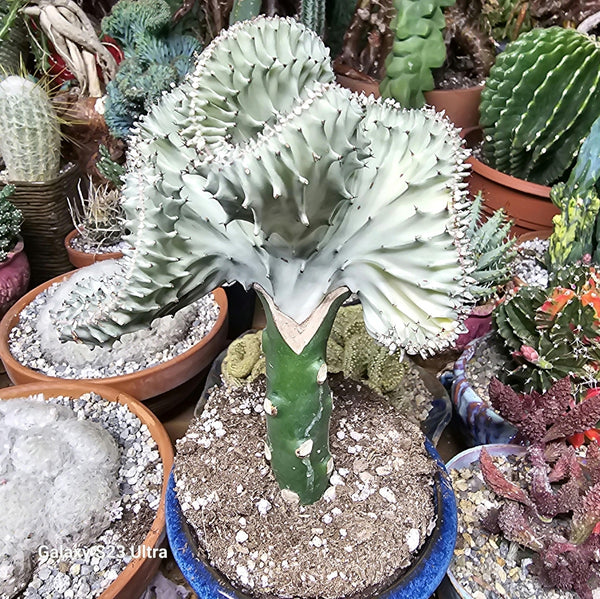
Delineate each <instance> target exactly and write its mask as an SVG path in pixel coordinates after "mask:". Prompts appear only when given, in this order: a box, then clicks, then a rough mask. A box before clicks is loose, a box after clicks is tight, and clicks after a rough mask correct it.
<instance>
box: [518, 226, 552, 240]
mask: <svg viewBox="0 0 600 599" xmlns="http://www.w3.org/2000/svg"><path fill="white" fill-rule="evenodd" d="M553 232H554V229H540V230H539V231H531V232H529V233H523V235H519V237H518V238H517V243H523V242H525V241H533V240H534V239H549V238H550V236H551V235H552V233H553Z"/></svg>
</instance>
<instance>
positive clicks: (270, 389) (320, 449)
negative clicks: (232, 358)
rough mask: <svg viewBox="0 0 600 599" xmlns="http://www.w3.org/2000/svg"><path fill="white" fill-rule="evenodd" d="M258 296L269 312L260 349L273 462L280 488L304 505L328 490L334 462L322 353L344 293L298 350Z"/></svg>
mask: <svg viewBox="0 0 600 599" xmlns="http://www.w3.org/2000/svg"><path fill="white" fill-rule="evenodd" d="M259 297H260V298H261V301H262V303H263V306H264V308H265V313H266V317H267V326H266V328H265V330H264V333H263V351H264V354H265V358H266V374H267V401H266V402H265V404H266V405H265V411H266V412H267V444H268V447H269V450H270V453H271V467H272V469H273V473H274V475H275V478H276V479H277V483H278V484H279V486H280V488H281V489H289V490H290V491H292V492H294V493H296V494H297V495H298V498H299V500H300V503H302V504H310V503H314V502H315V501H317V500H318V499H320V498H321V497H322V495H323V493H324V492H325V490H326V489H327V486H328V484H329V476H330V474H331V470H332V468H333V462H331V464H329V461H330V460H331V454H330V453H329V421H330V417H331V409H332V399H331V390H330V388H329V385H328V384H327V376H326V373H327V370H326V368H327V366H326V363H325V354H326V350H327V338H328V337H329V333H330V331H331V327H332V325H333V320H334V318H335V315H336V312H337V311H338V309H339V307H340V305H341V304H342V302H343V301H344V299H345V298H346V297H347V294H344V295H342V296H339V297H337V298H336V299H334V301H333V302H332V303H331V305H330V306H329V308H328V310H327V312H326V314H325V317H324V318H323V320H322V322H321V323H320V325H319V327H318V329H317V331H316V333H315V334H314V336H313V337H312V338H311V339H310V341H309V342H308V343H307V345H306V346H305V347H304V348H303V349H302V351H301V352H300V353H296V352H295V351H294V350H293V349H292V348H291V347H290V346H289V345H288V344H287V343H286V341H285V340H284V339H283V337H282V335H281V333H280V332H279V330H278V329H277V326H276V324H275V322H274V319H273V313H272V307H271V306H270V305H269V304H268V302H267V301H265V299H264V298H263V296H262V294H259ZM323 373H324V374H323ZM318 379H319V380H322V382H319V380H318ZM268 402H270V406H269V404H268ZM271 406H272V408H271ZM269 412H270V413H269ZM311 442H312V446H311ZM307 449H308V450H309V451H307ZM297 452H298V453H299V454H300V455H297ZM305 453H306V455H304V454H305ZM328 465H329V471H328Z"/></svg>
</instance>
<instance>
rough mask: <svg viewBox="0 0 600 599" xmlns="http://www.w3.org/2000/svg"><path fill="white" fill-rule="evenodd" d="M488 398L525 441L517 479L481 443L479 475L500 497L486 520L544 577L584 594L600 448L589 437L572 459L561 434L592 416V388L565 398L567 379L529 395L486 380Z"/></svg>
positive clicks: (599, 409) (594, 555) (594, 565)
mask: <svg viewBox="0 0 600 599" xmlns="http://www.w3.org/2000/svg"><path fill="white" fill-rule="evenodd" d="M490 400H491V401H492V405H493V406H494V407H495V408H496V409H498V410H499V411H500V413H501V414H502V415H503V416H505V417H506V418H508V419H509V420H510V421H511V423H512V424H513V425H514V426H516V427H517V429H518V431H519V433H520V434H521V436H522V437H523V438H524V439H526V440H528V441H529V443H530V444H529V446H528V448H527V454H526V461H525V465H526V467H525V468H523V466H522V465H521V466H519V471H525V472H524V475H523V476H519V480H518V482H515V481H511V480H509V479H508V478H507V477H506V476H505V475H504V474H503V473H502V471H501V469H500V468H499V467H498V466H497V465H496V463H495V462H494V461H493V459H492V458H491V456H490V455H489V454H488V453H487V451H486V450H485V448H483V449H482V450H481V456H480V462H479V463H480V467H481V472H482V474H483V478H484V480H485V482H486V484H487V486H488V487H489V488H490V489H492V490H493V491H494V493H496V495H497V496H498V497H499V499H500V500H501V501H502V503H501V507H500V509H499V511H498V512H497V513H496V514H495V517H493V518H489V517H488V518H487V520H486V522H487V525H488V526H490V525H492V524H495V525H496V526H498V528H499V529H500V531H501V532H502V534H503V535H504V537H505V538H506V539H508V540H509V541H514V542H516V543H519V544H520V545H522V546H524V547H525V548H527V549H530V550H533V551H534V552H536V553H537V558H536V560H535V566H536V570H537V573H538V574H539V575H540V576H542V578H543V580H545V581H546V582H547V583H550V584H551V585H552V586H554V587H556V588H558V589H562V590H573V591H575V592H576V593H578V594H579V595H580V597H582V598H583V599H591V598H592V592H591V586H592V584H595V583H593V581H594V580H597V577H598V576H600V560H599V559H598V551H599V550H600V526H599V525H600V452H599V450H598V445H597V444H596V443H592V444H591V445H589V446H588V447H587V448H586V450H585V458H586V459H585V460H583V461H580V458H579V457H578V456H577V455H576V454H575V452H574V450H573V448H571V447H568V446H567V444H566V438H567V437H570V436H572V435H574V434H576V433H581V432H583V431H585V430H587V429H589V428H590V427H592V426H594V425H595V424H596V422H597V421H598V420H599V419H600V389H596V388H594V389H589V390H587V392H586V393H585V395H584V397H583V399H582V401H580V402H579V403H577V404H575V405H573V403H574V402H573V394H572V392H571V383H570V381H569V379H568V378H565V379H563V380H561V381H558V382H556V383H555V384H554V385H553V386H552V387H551V388H550V389H549V390H548V391H547V392H546V393H544V394H540V393H533V394H531V395H518V394H516V393H515V392H514V391H513V390H512V389H511V388H510V387H505V386H503V385H502V383H500V382H499V381H498V380H492V382H491V383H490ZM519 483H520V484H519ZM571 514H572V515H571ZM574 573H575V574H574Z"/></svg>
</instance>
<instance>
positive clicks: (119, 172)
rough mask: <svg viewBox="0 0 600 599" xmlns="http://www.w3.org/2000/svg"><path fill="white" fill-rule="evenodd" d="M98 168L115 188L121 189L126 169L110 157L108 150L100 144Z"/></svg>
mask: <svg viewBox="0 0 600 599" xmlns="http://www.w3.org/2000/svg"><path fill="white" fill-rule="evenodd" d="M96 168H97V169H98V172H99V173H100V174H101V175H102V176H103V177H104V178H105V179H106V180H107V181H108V182H110V183H111V184H112V185H113V187H115V188H117V189H118V188H120V187H121V185H122V184H123V180H122V177H123V175H124V174H125V167H124V166H123V165H121V164H119V163H118V162H115V161H114V160H113V159H112V158H111V157H110V152H109V150H108V148H107V147H106V146H105V145H103V144H100V146H99V147H98V159H97V160H96Z"/></svg>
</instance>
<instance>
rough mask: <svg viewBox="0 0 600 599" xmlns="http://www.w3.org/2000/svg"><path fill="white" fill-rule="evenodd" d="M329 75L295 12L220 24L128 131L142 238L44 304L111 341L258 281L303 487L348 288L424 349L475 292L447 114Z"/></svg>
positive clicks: (320, 457) (127, 197) (284, 444)
mask: <svg viewBox="0 0 600 599" xmlns="http://www.w3.org/2000/svg"><path fill="white" fill-rule="evenodd" d="M332 81H333V71H332V67H331V62H330V59H329V55H328V51H327V49H326V48H325V46H324V45H323V43H322V41H321V40H320V39H319V38H318V37H317V36H316V35H315V34H314V33H313V32H311V31H310V30H308V29H307V28H305V27H303V26H302V25H300V24H299V23H297V22H296V21H294V20H292V19H281V18H267V17H260V18H258V19H256V20H254V21H244V22H241V23H238V24H236V25H234V26H232V27H230V28H229V29H228V30H227V31H225V32H223V33H222V34H221V35H220V36H219V37H218V38H216V39H215V40H214V41H213V42H212V43H211V45H210V46H209V47H208V48H207V50H206V51H205V52H204V53H203V54H202V55H201V56H200V59H199V61H198V63H197V66H196V69H195V70H194V72H193V73H192V75H191V76H189V77H188V78H187V79H186V80H185V81H184V82H183V83H182V84H180V85H179V86H177V87H175V88H174V89H173V90H172V91H171V92H169V93H168V94H166V95H164V96H163V98H162V100H161V101H160V102H159V103H158V104H157V105H155V106H154V107H153V108H152V110H151V112H150V113H149V114H148V115H147V116H146V117H144V118H143V119H142V120H141V121H140V123H139V124H138V125H137V127H136V130H135V134H134V135H133V136H132V138H131V140H130V150H129V155H128V160H127V165H128V166H127V172H126V175H125V185H124V188H123V195H124V208H125V211H126V214H127V216H128V218H129V223H128V226H129V227H130V229H131V231H132V233H131V235H130V237H129V239H128V241H129V242H130V245H131V246H132V248H135V249H133V250H131V251H129V252H128V254H127V258H126V259H125V260H122V261H117V262H116V263H113V264H112V265H110V266H107V268H110V269H112V273H113V274H112V279H111V280H112V281H113V283H112V284H110V285H108V286H107V285H106V284H104V285H103V284H100V283H95V282H94V281H93V280H91V281H89V282H88V283H87V284H86V285H85V288H83V287H82V288H79V289H75V290H74V291H73V292H72V294H71V298H70V301H69V302H68V305H67V303H65V305H64V308H63V310H62V311H60V312H59V313H57V314H54V315H53V317H54V318H55V322H56V326H57V327H58V328H59V329H60V330H61V331H62V335H63V338H76V339H80V340H82V341H86V342H89V343H110V342H111V341H112V340H113V339H114V338H115V337H118V336H119V335H120V334H121V333H122V332H123V331H126V330H130V329H133V328H136V327H140V326H141V325H143V324H144V323H146V322H148V321H149V320H151V319H152V318H154V317H156V316H157V315H160V314H164V313H168V312H173V311H175V310H177V309H178V308H180V307H181V306H183V305H185V304H187V303H189V302H191V301H193V300H194V299H195V298H197V297H199V296H201V295H203V294H205V293H206V292H208V291H210V290H211V289H213V288H214V287H216V286H217V285H219V284H221V283H224V282H227V281H233V280H237V281H239V282H240V283H242V284H244V285H245V286H246V287H249V286H254V288H255V289H257V291H258V292H259V295H260V297H261V300H262V301H263V305H264V307H265V312H266V317H267V325H266V329H265V331H264V333H263V340H262V341H263V350H264V353H265V356H266V362H267V369H266V376H267V400H266V401H265V412H266V413H267V436H268V447H269V449H270V452H269V453H270V455H271V466H272V468H273V472H274V474H275V477H276V479H277V481H278V483H279V485H280V487H281V488H282V490H283V493H284V496H285V497H287V499H289V500H290V501H301V502H302V503H312V502H314V501H316V500H317V499H319V498H320V497H321V495H322V494H323V493H324V491H325V490H326V488H327V485H328V479H329V474H330V473H331V471H332V468H333V461H332V459H331V456H330V453H329V447H328V433H329V418H330V414H331V409H332V401H331V393H330V390H329V387H328V385H327V376H326V374H327V365H326V346H327V338H328V336H329V331H330V328H331V326H332V323H333V320H334V317H335V314H336V312H337V309H338V308H339V306H340V305H341V303H342V302H343V300H344V299H345V298H346V297H348V295H349V293H350V291H353V292H355V293H356V294H357V295H358V297H359V299H360V301H361V303H362V306H363V310H364V320H365V325H366V328H367V330H368V331H369V333H370V334H371V335H372V336H373V337H375V338H376V339H378V340H379V341H380V342H382V343H383V344H385V345H387V346H388V347H389V348H390V349H392V350H395V349H397V348H398V347H399V346H403V347H405V348H406V349H407V350H408V351H410V352H422V353H423V354H428V353H430V352H432V351H435V350H437V349H439V348H444V347H446V346H447V345H448V344H449V343H451V342H452V341H453V340H454V339H455V338H456V336H457V334H458V333H459V332H462V326H461V325H460V320H461V317H462V314H463V312H464V304H465V302H467V301H468V299H469V298H468V293H467V291H466V289H467V287H468V284H469V282H470V279H469V276H468V271H469V270H470V261H469V259H468V247H467V246H466V241H465V233H464V223H463V220H464V218H465V214H464V210H465V208H466V206H467V204H468V201H467V200H466V198H465V193H466V192H465V184H464V183H463V178H464V175H465V172H466V168H465V167H464V159H465V156H466V152H465V150H464V149H463V148H462V142H461V140H460V137H459V135H458V132H457V130H456V129H455V128H454V127H453V126H452V125H451V124H450V123H449V122H448V121H447V120H446V119H444V118H443V117H441V116H440V115H437V114H436V113H435V112H433V111H429V110H427V111H404V110H401V109H400V108H399V107H398V105H397V104H395V103H393V102H391V101H376V100H374V99H373V98H372V97H371V98H366V97H364V96H362V95H361V96H359V95H355V94H352V93H351V92H350V91H348V90H346V89H343V88H341V87H339V86H337V85H335V84H333V83H332Z"/></svg>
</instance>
